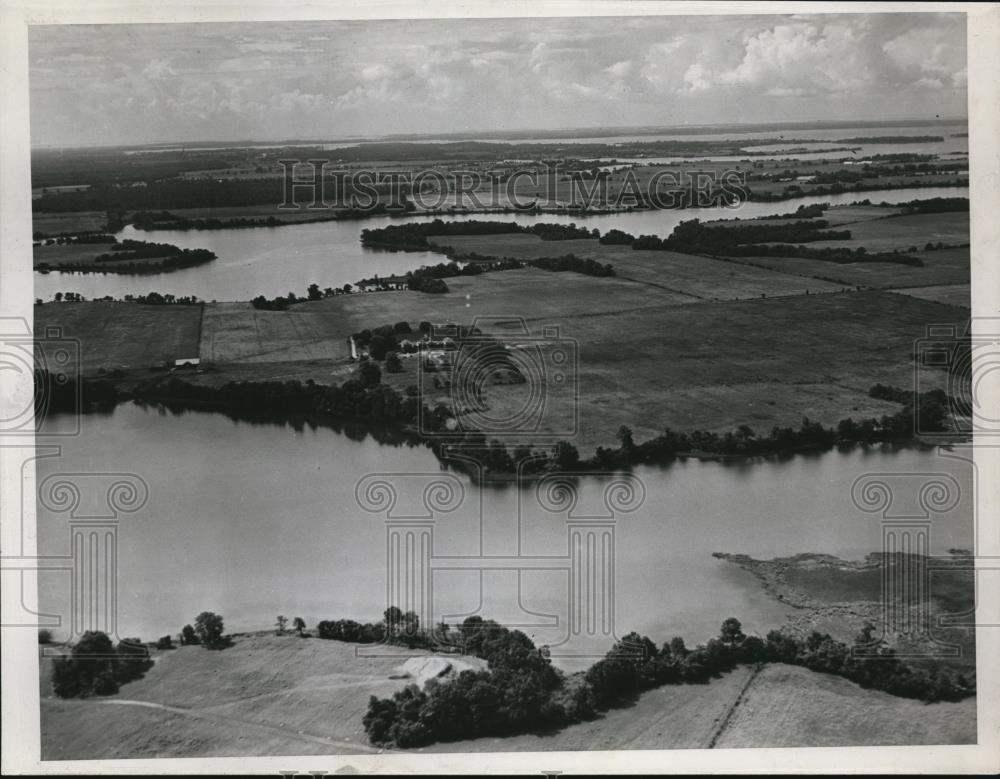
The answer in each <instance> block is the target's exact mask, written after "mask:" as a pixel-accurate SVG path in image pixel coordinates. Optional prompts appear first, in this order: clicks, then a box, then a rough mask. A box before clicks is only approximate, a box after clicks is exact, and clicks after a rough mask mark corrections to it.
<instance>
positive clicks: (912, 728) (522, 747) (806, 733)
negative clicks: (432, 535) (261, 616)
mask: <svg viewBox="0 0 1000 779" xmlns="http://www.w3.org/2000/svg"><path fill="white" fill-rule="evenodd" d="M356 648H357V645H355V644H345V643H341V642H339V641H323V640H320V639H307V640H303V639H300V638H298V637H296V636H293V635H288V636H281V637H278V636H274V635H268V634H258V635H241V636H237V637H236V639H235V645H234V646H233V647H231V648H230V649H227V650H225V651H221V652H211V651H208V650H205V649H203V648H201V647H181V648H179V649H175V650H171V651H162V652H159V651H157V652H154V657H155V659H156V665H155V666H154V667H153V668H152V670H150V671H149V672H148V673H147V674H146V676H145V678H143V679H140V680H138V681H135V682H131V683H129V684H128V685H126V686H125V687H123V688H122V690H121V692H119V693H118V694H117V695H115V696H111V697H108V698H98V699H87V700H69V701H64V700H60V699H57V698H54V697H52V694H51V691H50V689H49V687H48V684H47V677H48V675H49V674H50V662H51V661H50V660H48V659H46V658H43V659H42V661H41V672H42V680H41V685H42V693H41V695H42V702H41V740H42V759H43V760H69V759H94V758H140V757H222V756H236V755H245V756H259V755H281V754H286V755H287V754H358V753H371V752H374V751H375V750H374V749H372V748H371V747H370V746H369V745H368V743H367V739H366V737H365V734H364V730H363V726H362V722H361V720H362V717H363V716H364V712H365V710H366V708H367V704H368V698H369V696H370V695H379V696H382V697H384V696H387V695H390V694H391V693H392V692H393V691H394V690H396V689H399V687H400V686H401V685H403V684H405V683H406V682H404V681H401V680H398V679H390V678H389V676H390V675H392V674H393V673H394V671H395V670H396V669H397V667H398V666H399V665H400V664H401V662H402V658H399V657H395V658H393V657H359V656H357V654H356ZM413 654H420V653H419V652H414V653H413ZM751 676H752V673H751V671H750V669H748V668H738V669H736V670H735V671H733V672H731V673H728V674H725V675H723V676H722V677H720V678H718V679H715V680H713V681H712V682H711V683H709V684H692V685H678V686H666V687H662V688H660V689H657V690H653V691H650V692H648V693H645V694H644V695H642V696H641V697H640V698H639V700H638V701H637V702H636V703H635V705H632V706H629V707H627V708H621V709H616V710H612V711H610V712H608V713H606V714H605V715H604V716H603V717H602V718H600V719H598V720H595V721H593V722H588V723H582V724H579V725H573V726H570V727H568V728H565V729H563V730H562V731H559V732H557V733H547V734H538V735H523V736H514V737H511V738H504V739H498V738H484V739H477V740H475V741H463V742H456V743H452V744H436V745H433V746H431V747H428V748H426V749H422V750H415V751H425V752H431V751H434V752H459V751H464V752H489V751H543V750H579V749H588V750H589V749H672V748H674V749H677V748H707V747H709V746H715V747H735V746H751V745H752V746H758V747H759V746H796V745H797V746H805V745H809V746H819V745H824V746H832V745H835V744H840V745H848V744H856V745H875V744H901V743H909V744H926V743H936V744H945V743H970V742H971V741H973V740H974V739H975V700H967V701H965V702H963V703H960V704H933V705H925V704H922V703H920V702H917V701H909V700H904V699H900V698H894V697H892V696H890V695H886V694H884V693H878V692H872V691H867V690H862V689H861V688H859V687H857V686H856V685H854V684H852V683H850V682H848V681H846V680H843V679H839V678H835V677H828V676H825V675H821V674H816V673H812V672H810V671H806V670H804V669H801V668H794V667H789V666H772V667H769V668H766V669H765V670H764V671H763V672H761V673H759V674H757V675H756V677H755V678H752V679H751ZM737 704H738V705H737Z"/></svg>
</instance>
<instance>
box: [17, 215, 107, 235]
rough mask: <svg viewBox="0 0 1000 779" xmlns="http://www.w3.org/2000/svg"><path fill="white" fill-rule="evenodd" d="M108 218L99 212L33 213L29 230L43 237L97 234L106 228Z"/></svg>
mask: <svg viewBox="0 0 1000 779" xmlns="http://www.w3.org/2000/svg"><path fill="white" fill-rule="evenodd" d="M107 222H108V216H107V214H105V213H103V212H101V211H67V212H63V213H45V212H38V211H35V212H34V213H33V214H32V217H31V229H32V231H33V232H40V233H43V234H45V235H60V234H62V233H71V234H75V233H97V232H103V231H104V228H105V227H106V226H107Z"/></svg>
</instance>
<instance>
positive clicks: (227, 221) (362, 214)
mask: <svg viewBox="0 0 1000 779" xmlns="http://www.w3.org/2000/svg"><path fill="white" fill-rule="evenodd" d="M270 205H275V204H270ZM415 208H416V207H415V206H414V205H413V204H412V203H411V202H409V201H406V202H405V203H404V204H403V206H402V208H401V209H400V208H393V207H391V206H389V205H387V204H386V203H378V204H375V205H373V206H372V207H371V208H365V209H360V208H358V209H354V208H341V207H338V208H336V209H325V210H322V211H317V212H314V213H316V216H314V217H310V218H307V219H302V218H301V215H302V212H301V211H299V210H297V209H289V210H288V211H287V212H285V214H287V216H288V218H287V219H282V218H279V217H278V216H275V215H273V214H272V215H268V216H260V217H250V216H233V217H214V216H213V217H204V218H194V217H185V216H179V215H177V214H174V213H171V212H170V211H156V212H152V211H140V212H138V213H136V214H134V215H133V216H132V224H133V225H135V227H136V229H138V230H229V229H240V228H250V227H281V226H282V225H288V224H296V225H301V224H309V223H311V222H328V221H331V220H334V219H337V220H339V219H361V218H366V217H370V216H376V215H379V214H389V213H393V214H399V213H401V211H413V210H414V209H415ZM293 216H294V218H293Z"/></svg>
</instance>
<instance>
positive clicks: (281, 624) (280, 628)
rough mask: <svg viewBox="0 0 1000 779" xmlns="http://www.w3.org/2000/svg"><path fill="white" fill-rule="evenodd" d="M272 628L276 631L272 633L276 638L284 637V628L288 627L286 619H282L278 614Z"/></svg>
mask: <svg viewBox="0 0 1000 779" xmlns="http://www.w3.org/2000/svg"><path fill="white" fill-rule="evenodd" d="M274 627H275V628H276V630H275V631H274V634H275V635H277V636H283V635H285V628H287V627H288V617H284V616H282V615H280V614H279V615H278V619H277V620H276V621H275V623H274Z"/></svg>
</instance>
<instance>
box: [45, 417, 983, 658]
mask: <svg viewBox="0 0 1000 779" xmlns="http://www.w3.org/2000/svg"><path fill="white" fill-rule="evenodd" d="M72 424H73V422H72V420H71V419H70V418H68V417H56V418H54V419H52V420H49V421H48V422H47V425H46V433H56V432H65V431H67V430H69V429H70V428H71V425H72ZM44 443H60V444H61V445H62V452H61V455H59V456H56V457H44V456H42V457H40V459H38V460H37V473H38V477H37V480H38V484H39V485H40V488H41V489H40V492H41V493H42V494H43V495H44V494H46V481H45V480H46V478H48V477H50V476H53V474H58V473H69V474H77V475H74V476H73V477H72V479H73V480H74V481H76V482H78V483H79V484H81V485H82V486H81V493H82V498H81V504H80V507H78V510H77V514H78V515H81V516H82V515H86V514H91V515H94V514H100V513H101V512H99V511H96V510H95V509H96V508H97V503H95V502H93V501H91V497H92V496H93V495H103V494H104V492H103V490H104V489H105V488H106V486H107V484H108V483H109V482H108V481H107V480H105V481H103V482H102V481H100V480H97V482H95V483H94V484H91V483H90V482H89V481H88V479H87V478H86V477H81V476H79V475H78V474H80V473H107V472H111V473H122V472H124V473H131V474H135V475H137V476H138V477H140V478H141V479H142V480H143V481H144V482H145V483H146V485H148V501H147V503H146V505H145V507H144V508H142V509H140V510H139V511H137V512H135V513H133V514H125V515H122V518H121V521H120V526H119V530H118V549H119V551H118V555H117V571H118V587H117V592H118V626H119V628H118V632H119V634H120V635H122V636H126V635H129V636H131V635H138V636H141V637H142V638H144V639H152V638H156V637H157V636H160V635H163V634H165V633H168V632H169V633H174V634H176V633H177V632H178V631H179V629H180V628H181V626H183V625H184V624H186V623H190V622H193V620H194V617H195V616H196V615H197V614H198V613H199V612H201V611H203V610H212V611H216V612H218V613H220V614H222V615H223V616H224V618H225V622H226V627H227V630H230V631H238V630H244V629H264V628H267V627H269V626H271V625H272V624H273V622H274V618H275V616H276V615H277V614H284V615H285V616H287V617H289V618H291V617H294V616H302V617H303V618H305V620H306V622H307V623H308V624H309V626H310V627H313V626H314V625H315V624H316V621H317V620H319V619H332V618H342V617H343V618H354V619H358V620H373V619H375V618H377V616H378V615H380V614H381V612H382V610H383V609H384V608H385V606H386V599H387V598H386V577H387V574H386V555H387V552H386V550H387V541H386V538H387V537H386V534H387V522H386V520H387V515H386V510H385V509H384V506H383V507H382V509H383V510H381V512H379V511H367V510H365V509H363V508H362V507H361V504H360V503H359V500H358V497H357V493H356V486H357V485H358V484H359V482H361V481H362V480H363V479H365V478H366V477H370V476H371V475H372V474H389V476H387V477H384V478H385V479H387V480H388V481H389V482H390V483H392V484H394V485H395V487H396V489H397V490H398V492H399V496H400V497H399V502H398V503H397V505H396V508H394V509H393V510H392V511H393V515H394V518H395V519H397V520H399V519H401V518H402V520H401V521H404V522H405V521H408V520H406V519H405V517H407V516H415V515H419V514H423V513H424V512H425V508H424V505H423V504H422V503H421V502H420V500H419V499H418V498H419V496H420V495H421V494H422V491H423V489H424V487H425V486H426V485H427V483H428V482H430V481H433V480H440V479H442V478H443V479H444V480H445V481H447V482H449V483H450V484H451V487H452V489H453V490H457V491H456V493H455V494H459V493H462V494H461V495H460V498H461V499H456V500H455V501H453V502H451V503H448V502H447V501H444V502H443V503H438V504H435V506H436V508H440V509H445V508H447V509H450V510H447V511H437V512H436V513H435V515H434V518H433V523H434V529H433V533H434V540H433V553H434V555H435V558H436V559H437V558H441V559H447V558H449V557H459V556H465V557H468V556H470V555H471V556H479V557H483V556H498V555H499V556H507V558H508V562H509V558H510V556H512V555H521V556H527V555H534V556H539V555H542V556H559V555H565V554H566V550H567V533H568V528H567V517H568V515H567V514H565V512H560V511H554V512H550V511H547V510H544V509H543V508H541V506H542V505H543V504H545V505H548V506H549V508H550V509H551V508H553V503H552V499H551V495H550V496H549V498H544V497H542V495H543V492H544V491H541V490H540V489H539V488H538V487H537V486H529V487H525V488H521V489H519V488H516V487H506V488H497V487H488V488H485V489H483V488H479V487H476V486H473V484H472V483H470V480H469V479H468V477H465V476H453V477H449V476H448V475H447V474H446V475H445V476H444V477H442V475H441V474H442V472H441V469H440V466H439V464H438V462H437V461H436V459H435V458H434V457H433V455H432V454H431V453H430V452H429V451H428V450H427V449H425V448H421V447H416V448H413V447H405V446H404V447H395V446H388V445H383V444H379V443H377V442H376V441H375V440H373V439H372V438H371V437H363V438H362V439H361V440H357V436H355V437H353V438H352V437H348V436H347V435H345V434H342V433H338V432H335V431H333V430H329V429H323V428H320V429H310V428H308V427H306V428H304V429H302V430H294V429H292V428H291V427H280V426H274V425H251V424H246V423H236V422H233V421H231V420H230V419H228V418H227V417H225V416H223V415H220V414H210V413H202V412H189V413H185V414H181V415H177V416H175V415H172V414H169V413H160V412H156V411H150V410H145V409H142V408H139V407H137V406H133V405H122V406H119V407H118V408H117V409H116V410H115V411H114V412H112V413H110V414H106V415H88V416H84V417H83V418H82V428H81V430H80V434H79V435H76V436H71V437H65V438H59V439H55V438H52V439H49V438H46V437H44V436H43V437H40V438H39V444H40V445H41V444H44ZM880 472H888V473H893V474H921V475H926V474H928V473H937V472H944V473H948V474H951V475H952V476H953V477H954V478H955V479H956V480H957V482H958V484H959V485H960V487H961V495H962V498H961V500H960V502H959V504H958V506H957V508H956V509H955V510H954V511H951V512H949V513H947V514H944V515H941V516H939V517H935V518H934V522H933V527H932V536H933V544H932V551H934V552H936V553H940V552H943V551H944V550H946V549H948V548H950V547H964V548H971V547H972V523H971V516H972V508H971V505H972V503H971V501H972V473H971V466H970V465H969V464H968V463H966V462H964V461H961V460H959V459H956V458H955V457H945V456H942V455H940V454H939V453H937V452H935V451H931V450H917V449H903V450H899V451H888V450H883V449H880V448H874V449H870V450H867V451H866V450H860V449H859V450H853V451H851V452H846V453H844V452H837V451H834V452H829V453H825V454H814V455H808V456H803V455H800V456H795V457H792V458H788V459H784V460H780V461H779V460H770V461H767V462H743V461H737V462H728V463H722V462H702V461H697V460H687V461H682V462H678V463H675V464H673V465H671V466H669V467H666V468H662V469H659V468H648V467H643V468H639V469H637V470H636V471H635V473H634V477H635V479H637V480H638V481H639V482H640V483H641V491H642V492H644V498H643V499H641V500H638V499H636V500H634V501H631V502H630V501H629V500H627V499H626V500H625V501H623V502H621V503H615V502H614V501H613V500H612V501H611V502H610V505H613V506H617V507H618V508H620V509H623V511H621V512H619V513H618V514H617V515H616V517H615V529H614V533H615V551H614V555H613V558H612V559H613V561H614V569H613V570H614V575H613V579H612V581H613V585H614V586H613V603H614V607H615V619H614V632H615V633H616V634H617V635H618V636H621V635H624V634H625V633H627V632H628V631H630V630H638V631H641V632H643V633H647V634H649V635H650V636H652V637H654V638H656V639H657V640H658V641H660V640H666V639H668V638H669V637H671V636H673V635H682V636H684V637H685V638H686V639H687V640H688V642H689V644H691V643H692V642H695V641H701V640H705V639H707V638H708V637H710V636H712V635H714V634H715V633H716V631H717V629H718V626H719V624H720V623H721V621H722V620H723V619H724V618H725V617H728V616H737V617H739V618H740V619H741V620H742V621H743V623H744V627H745V628H746V629H747V630H749V631H758V632H763V631H766V630H768V629H770V628H771V627H775V626H777V625H779V624H781V623H782V622H783V621H784V615H785V612H786V611H787V609H786V608H785V607H782V606H781V605H780V604H779V603H777V602H775V601H773V600H771V599H769V598H768V597H766V596H765V595H764V593H763V592H762V591H761V590H760V588H759V586H758V585H757V584H756V582H755V580H754V579H753V578H752V577H751V576H750V575H749V574H747V573H745V572H743V571H741V570H739V569H738V568H736V566H734V565H732V564H727V563H724V562H720V561H718V560H716V559H714V558H713V557H712V556H711V553H712V552H714V551H727V552H741V553H747V554H750V555H753V556H756V557H771V556H775V555H788V554H795V553H799V552H826V553H831V554H837V555H840V556H844V557H850V558H859V557H861V556H863V555H864V554H866V553H868V552H871V551H877V550H878V549H879V547H880V538H881V535H880V533H881V528H880V524H879V519H878V518H877V517H876V516H872V515H867V514H863V513H861V511H859V510H858V509H857V508H856V507H855V506H854V505H853V503H852V500H851V488H852V484H853V483H854V481H855V479H857V478H858V477H859V476H861V475H862V474H866V473H880ZM904 478H905V477H904ZM910 478H911V479H912V478H913V477H910ZM632 483H633V487H634V484H635V482H632ZM456 484H459V485H461V486H460V487H458V488H456V487H455V485H456ZM102 485H103V486H102ZM607 486H608V482H607V480H605V479H602V478H599V477H596V476H591V477H584V478H583V480H582V482H581V484H580V486H579V501H578V503H577V509H576V518H577V520H578V521H581V522H583V523H586V522H587V521H588V520H587V519H586V518H585V517H586V516H598V515H600V514H602V513H603V512H604V511H605V509H604V506H605V504H604V496H605V495H606V494H607V493H606V488H607ZM911 486H912V485H911ZM361 494H362V495H365V494H368V495H369V498H367V499H364V500H367V501H369V502H368V503H367V504H366V505H367V506H368V508H369V509H371V508H379V507H378V506H375V505H374V502H377V499H378V498H377V490H374V489H373V490H371V491H366V490H364V489H362V490H361ZM544 494H549V493H544ZM633 494H637V493H636V492H633ZM546 501H548V502H547V503H546ZM98 502H99V501H98ZM363 502H364V501H363ZM432 503H433V501H432ZM414 507H416V508H417V509H418V510H416V511H414ZM595 507H597V508H598V509H599V510H598V511H595V510H594V508H595ZM64 508H65V506H64ZM555 508H556V509H558V508H559V506H555ZM519 516H520V517H521V521H520V530H519V528H518V517H519ZM419 521H423V520H419ZM67 525H68V516H67V514H66V513H56V512H54V511H51V510H49V509H47V508H46V507H45V506H44V505H40V507H39V513H38V533H39V551H40V552H41V553H42V554H46V555H56V556H58V555H65V554H66V553H67V551H68V543H69V530H68V527H67ZM477 565H479V563H478V562H477V563H475V564H474V565H473V566H472V567H473V568H475V567H476V566H477ZM444 567H447V566H444ZM466 567H468V564H466ZM480 567H489V566H488V565H487V564H486V563H484V564H483V565H481V566H480ZM500 567H502V566H500ZM480 577H482V578H480ZM39 578H40V601H41V606H42V609H43V611H46V612H50V613H56V614H65V613H66V609H67V603H68V599H69V577H68V576H65V574H63V573H58V572H52V573H45V574H42V575H41V576H40V577H39ZM519 578H520V581H519ZM568 578H569V574H568V573H567V572H566V571H565V570H547V571H528V572H525V573H522V574H520V577H519V576H518V574H517V573H516V572H513V571H511V570H493V571H489V570H488V571H485V572H480V571H479V570H463V571H457V570H439V571H435V574H434V579H433V588H432V589H433V599H434V601H433V603H434V607H433V615H434V618H435V620H437V619H440V618H441V617H445V618H446V619H448V620H449V621H451V622H452V623H454V622H456V621H460V619H461V617H462V616H463V615H466V614H469V613H481V614H483V615H485V616H487V617H493V618H496V619H498V620H502V621H505V622H507V623H509V624H517V625H521V626H522V629H524V630H525V632H527V633H528V634H529V635H532V636H533V637H534V638H535V639H536V641H537V642H538V643H549V644H553V645H558V644H559V636H560V635H562V634H563V633H564V632H565V625H566V624H567V613H568V608H569V607H568V605H567V603H568V600H569V598H568V588H567V580H568ZM518 599H520V600H518ZM544 615H548V616H544ZM553 618H558V620H559V626H556V627H554V626H552V624H551V620H552V619H553ZM56 633H57V635H58V634H60V633H61V634H62V635H65V631H64V630H63V629H57V630H56ZM611 640H612V639H611V638H610V637H609V636H606V635H603V634H600V633H599V634H598V635H597V636H595V637H594V638H592V639H589V640H588V641H585V642H583V643H582V644H580V643H579V642H577V643H576V644H573V643H572V642H571V645H572V646H573V647H577V646H585V647H587V649H586V651H588V652H589V651H595V652H598V653H600V652H603V651H605V650H606V648H607V646H608V644H609V643H610V641H611ZM557 655H558V652H557ZM558 662H560V664H562V665H564V666H566V667H572V666H573V661H569V660H565V659H560V660H559V661H558ZM576 662H577V664H579V662H582V661H576ZM584 664H586V663H584Z"/></svg>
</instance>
